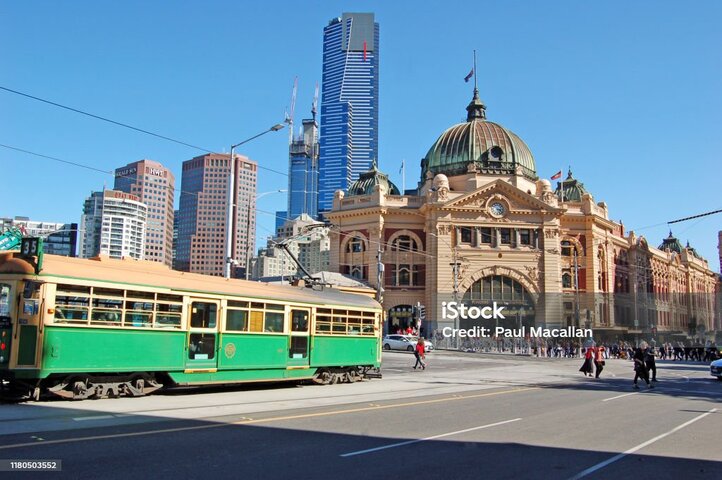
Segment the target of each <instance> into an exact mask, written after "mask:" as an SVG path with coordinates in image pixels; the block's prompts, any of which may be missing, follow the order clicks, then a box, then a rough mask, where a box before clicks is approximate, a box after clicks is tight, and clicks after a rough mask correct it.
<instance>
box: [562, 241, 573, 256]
mask: <svg viewBox="0 0 722 480" xmlns="http://www.w3.org/2000/svg"><path fill="white" fill-rule="evenodd" d="M561 246H562V255H563V256H565V257H572V256H574V250H575V248H574V245H573V244H572V242H570V241H569V240H562V243H561Z"/></svg>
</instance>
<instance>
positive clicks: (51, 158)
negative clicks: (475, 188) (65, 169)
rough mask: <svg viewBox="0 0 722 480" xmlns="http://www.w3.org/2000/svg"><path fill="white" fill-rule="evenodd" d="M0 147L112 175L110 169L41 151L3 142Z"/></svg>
mask: <svg viewBox="0 0 722 480" xmlns="http://www.w3.org/2000/svg"><path fill="white" fill-rule="evenodd" d="M0 147H3V148H7V149H9V150H15V151H17V152H22V153H27V154H29V155H35V156H36V157H42V158H47V159H49V160H55V161H57V162H62V163H65V164H68V165H73V166H75V167H80V168H87V169H88V170H93V171H96V172H100V173H107V174H109V175H113V172H112V171H110V170H101V169H100V168H95V167H91V166H89V165H83V164H82V163H76V162H71V161H69V160H63V159H62V158H57V157H51V156H50V155H43V154H42V153H36V152H31V151H30V150H24V149H22V148H18V147H13V146H11V145H5V144H3V143H0Z"/></svg>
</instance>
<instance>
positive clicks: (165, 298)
mask: <svg viewBox="0 0 722 480" xmlns="http://www.w3.org/2000/svg"><path fill="white" fill-rule="evenodd" d="M158 301H159V302H176V303H183V297H182V296H180V295H169V294H167V293H159V294H158Z"/></svg>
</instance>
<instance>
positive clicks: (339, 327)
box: [331, 312, 346, 335]
mask: <svg viewBox="0 0 722 480" xmlns="http://www.w3.org/2000/svg"><path fill="white" fill-rule="evenodd" d="M334 313H335V312H334ZM344 313H346V312H344ZM331 331H332V332H333V333H336V334H340V335H345V334H346V317H345V316H343V317H339V316H336V315H334V317H333V323H332V324H331Z"/></svg>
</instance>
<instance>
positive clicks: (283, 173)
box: [0, 85, 288, 177]
mask: <svg viewBox="0 0 722 480" xmlns="http://www.w3.org/2000/svg"><path fill="white" fill-rule="evenodd" d="M0 90H4V91H6V92H9V93H14V94H16V95H20V96H22V97H26V98H29V99H31V100H36V101H38V102H42V103H46V104H48V105H52V106H54V107H58V108H62V109H64V110H69V111H71V112H74V113H79V114H81V115H85V116H88V117H91V118H94V119H96V120H101V121H103V122H108V123H111V124H113V125H117V126H119V127H123V128H128V129H130V130H134V131H136V132H140V133H145V134H146V135H150V136H153V137H156V138H160V139H162V140H166V141H169V142H173V143H177V144H178V145H183V146H186V147H190V148H193V149H196V150H199V151H201V152H204V153H214V152H213V149H211V148H203V147H199V146H197V145H193V144H191V143H187V142H183V141H181V140H176V139H175V138H171V137H167V136H165V135H161V134H159V133H154V132H151V131H148V130H144V129H142V128H139V127H134V126H132V125H128V124H127V123H123V122H118V121H116V120H112V119H110V118H106V117H101V116H100V115H95V114H94V113H90V112H86V111H83V110H80V109H77V108H73V107H69V106H67V105H63V104H60V103H57V102H53V101H50V100H46V99H44V98H40V97H36V96H34V95H30V94H27V93H23V92H19V91H17V90H13V89H11V88H7V87H3V86H2V85H0ZM258 168H260V169H261V170H267V171H269V172H273V173H277V174H279V175H284V176H286V177H287V176H288V173H286V172H281V171H279V170H274V169H272V168H268V167H264V166H261V165H258Z"/></svg>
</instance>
